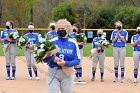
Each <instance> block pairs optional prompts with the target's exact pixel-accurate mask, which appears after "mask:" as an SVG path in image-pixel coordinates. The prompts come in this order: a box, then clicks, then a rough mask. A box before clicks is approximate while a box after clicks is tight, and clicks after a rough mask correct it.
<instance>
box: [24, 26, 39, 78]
mask: <svg viewBox="0 0 140 93" xmlns="http://www.w3.org/2000/svg"><path fill="white" fill-rule="evenodd" d="M28 30H29V33H27V34H25V36H27V37H28V38H29V42H28V43H27V44H26V48H25V57H26V60H27V67H28V72H29V76H30V77H29V78H28V79H29V80H32V68H33V70H34V73H35V77H36V80H39V77H38V74H37V67H36V62H35V59H34V54H33V50H32V49H33V47H34V46H33V45H34V44H35V43H36V42H38V35H37V34H35V33H33V31H34V26H33V25H29V26H28Z"/></svg>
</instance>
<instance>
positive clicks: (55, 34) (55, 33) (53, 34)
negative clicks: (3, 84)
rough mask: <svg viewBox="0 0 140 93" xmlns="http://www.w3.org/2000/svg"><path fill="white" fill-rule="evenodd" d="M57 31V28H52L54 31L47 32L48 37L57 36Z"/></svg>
mask: <svg viewBox="0 0 140 93" xmlns="http://www.w3.org/2000/svg"><path fill="white" fill-rule="evenodd" d="M57 36H58V35H57V31H55V30H52V31H49V32H48V33H47V34H46V37H47V38H49V39H53V38H54V37H57Z"/></svg>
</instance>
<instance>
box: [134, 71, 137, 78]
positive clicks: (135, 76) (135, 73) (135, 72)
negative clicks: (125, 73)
mask: <svg viewBox="0 0 140 93" xmlns="http://www.w3.org/2000/svg"><path fill="white" fill-rule="evenodd" d="M137 76H138V69H134V78H137Z"/></svg>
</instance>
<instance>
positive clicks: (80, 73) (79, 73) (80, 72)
mask: <svg viewBox="0 0 140 93" xmlns="http://www.w3.org/2000/svg"><path fill="white" fill-rule="evenodd" d="M78 76H79V77H82V67H80V68H78Z"/></svg>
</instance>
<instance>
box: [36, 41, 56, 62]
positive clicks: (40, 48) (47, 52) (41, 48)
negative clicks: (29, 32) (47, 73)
mask: <svg viewBox="0 0 140 93" xmlns="http://www.w3.org/2000/svg"><path fill="white" fill-rule="evenodd" d="M55 49H56V46H55V45H54V44H52V43H51V42H50V41H49V40H46V42H44V43H40V42H37V43H36V45H35V47H34V58H35V60H36V62H37V63H40V62H41V63H42V61H43V59H44V58H45V57H49V56H52V55H53V54H55V53H54V50H55Z"/></svg>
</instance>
